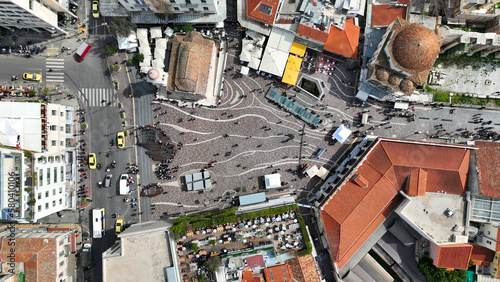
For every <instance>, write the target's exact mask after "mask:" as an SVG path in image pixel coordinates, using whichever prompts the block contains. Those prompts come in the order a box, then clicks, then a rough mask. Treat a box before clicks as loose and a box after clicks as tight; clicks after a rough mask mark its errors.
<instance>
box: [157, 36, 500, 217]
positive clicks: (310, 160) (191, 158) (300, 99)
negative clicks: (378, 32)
mask: <svg viewBox="0 0 500 282" xmlns="http://www.w3.org/2000/svg"><path fill="white" fill-rule="evenodd" d="M233 41H234V43H231V44H230V46H229V49H228V64H227V66H226V72H225V83H224V87H223V88H224V91H223V93H222V94H221V103H220V105H219V106H217V107H214V108H207V107H195V108H193V107H190V106H189V105H187V106H186V104H181V105H178V104H177V102H174V101H162V102H160V101H155V102H154V103H155V104H154V105H153V109H154V112H153V116H154V122H155V123H156V124H157V125H158V126H159V127H160V128H161V129H162V130H163V131H164V132H165V133H166V134H167V135H168V136H169V137H170V138H171V140H172V141H173V142H175V143H179V142H180V143H182V144H183V146H182V149H181V150H179V151H177V153H176V155H175V157H174V158H173V159H172V162H171V163H170V164H169V166H170V168H175V167H177V166H179V169H177V170H174V171H175V172H174V173H173V174H172V175H171V176H172V179H167V180H158V182H160V183H161V185H162V187H163V188H164V194H162V195H159V196H156V197H154V198H152V201H153V203H155V204H156V206H155V210H153V212H154V213H153V218H158V217H159V216H162V215H172V214H177V213H179V212H192V211H201V210H209V209H214V208H216V207H217V208H223V207H229V205H230V204H231V201H232V200H233V196H240V195H244V194H249V193H256V192H262V191H264V190H262V188H263V187H264V185H265V184H264V181H263V177H264V175H267V174H272V173H280V174H281V181H282V183H283V184H284V185H283V186H282V187H281V188H279V189H272V190H271V191H269V190H268V191H266V193H267V195H268V196H270V195H271V196H272V195H275V194H282V195H290V194H293V193H294V192H295V194H293V195H296V197H297V201H299V202H301V203H308V200H307V196H308V193H309V192H310V191H311V189H315V188H317V187H316V185H317V183H318V182H319V178H318V177H314V178H312V179H311V178H308V177H306V176H304V175H302V174H301V173H300V165H301V164H302V165H303V164H310V165H317V166H318V167H320V166H323V167H325V168H326V169H328V170H331V169H335V167H336V163H335V162H336V160H339V159H340V158H341V156H342V155H343V154H344V153H345V152H346V151H348V150H349V148H350V147H351V146H352V145H353V143H355V142H356V141H358V140H360V139H361V138H363V136H364V135H377V136H383V137H391V138H401V139H410V140H421V141H433V142H440V143H465V142H466V141H467V140H470V139H466V138H464V133H467V132H471V131H473V130H476V129H475V128H476V127H477V125H475V124H471V123H470V120H472V119H473V115H474V113H477V110H474V109H464V108H456V109H455V111H454V112H452V111H448V110H447V109H442V107H431V106H426V105H423V104H415V105H412V106H410V108H409V109H408V110H407V111H405V115H400V113H401V111H400V112H396V111H394V110H393V109H392V108H393V103H392V104H391V103H385V104H382V103H379V104H373V103H372V102H367V103H365V104H364V105H355V104H353V102H354V98H353V97H354V95H355V93H354V86H353V83H354V81H356V76H357V73H356V70H357V68H356V67H355V63H352V62H344V61H342V60H341V59H335V58H329V60H332V61H335V70H334V72H333V73H332V74H331V75H330V74H326V73H320V72H316V73H310V72H308V71H307V68H306V67H307V65H308V64H303V68H302V69H301V73H302V74H304V73H305V74H307V75H309V76H311V77H313V78H316V79H318V80H320V81H322V82H323V83H324V85H322V88H323V91H324V93H325V95H324V97H323V98H322V99H317V98H316V97H314V96H312V95H310V94H308V93H305V92H304V91H300V90H298V91H295V90H296V88H295V87H292V86H289V85H286V84H282V83H281V82H280V81H279V80H274V79H269V78H267V77H264V76H260V75H257V74H255V72H254V71H252V72H251V73H250V75H249V76H245V75H243V76H241V75H238V74H239V71H240V69H241V65H240V64H239V63H240V62H239V59H238V53H237V52H238V48H237V47H238V46H237V44H238V42H237V40H233ZM308 60H309V58H308V56H307V54H306V58H305V61H308ZM310 61H311V63H310V64H313V63H314V62H313V60H310ZM235 73H236V75H235ZM270 87H274V88H275V89H277V90H278V91H279V92H282V93H285V94H286V96H287V97H288V98H289V99H291V100H293V101H295V103H298V104H300V105H301V106H302V107H304V108H306V109H307V110H308V111H312V112H314V113H315V114H317V115H319V116H320V117H321V119H322V123H321V124H319V126H318V128H312V127H310V126H309V125H305V124H304V122H303V121H302V120H300V119H299V118H298V117H295V116H293V115H291V114H290V113H288V112H286V110H285V109H281V108H279V106H278V105H276V104H273V103H271V102H270V101H269V100H268V99H266V98H265V94H266V93H267V91H268V89H269V88H270ZM362 113H368V115H369V121H368V124H366V125H364V126H362V125H360V120H361V115H362ZM413 115H414V116H413ZM483 117H484V120H500V116H499V114H498V113H497V112H494V111H484V116H483ZM340 124H345V125H346V126H347V127H350V129H351V131H352V132H353V134H351V136H350V137H349V138H348V139H347V140H346V142H344V143H343V144H340V143H338V142H336V141H333V140H332V138H331V136H332V134H333V132H334V131H335V130H336V129H337V128H338V126H340ZM491 126H492V127H494V128H495V129H496V130H498V128H497V127H499V128H500V124H498V125H497V124H496V123H492V124H491ZM357 133H358V134H359V135H360V137H356V135H357ZM321 148H324V149H325V151H324V153H323V154H321V156H320V157H319V159H318V158H316V153H317V152H318V150H320V149H321ZM154 168H155V165H153V170H154ZM202 169H207V170H208V171H209V172H210V175H211V177H212V183H213V184H214V185H213V188H211V189H208V190H205V191H203V192H197V191H190V192H188V191H186V187H185V185H184V184H183V181H184V179H183V177H182V176H184V175H186V174H191V173H196V172H200V171H201V170H202Z"/></svg>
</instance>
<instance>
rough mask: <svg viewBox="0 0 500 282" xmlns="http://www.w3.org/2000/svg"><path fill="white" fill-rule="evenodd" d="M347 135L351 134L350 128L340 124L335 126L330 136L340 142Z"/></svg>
mask: <svg viewBox="0 0 500 282" xmlns="http://www.w3.org/2000/svg"><path fill="white" fill-rule="evenodd" d="M349 135H351V130H349V129H348V128H347V127H345V126H344V125H343V124H341V125H340V126H339V128H337V130H335V132H334V133H333V135H332V138H335V139H337V140H338V141H339V142H340V143H344V141H345V140H347V138H348V137H349Z"/></svg>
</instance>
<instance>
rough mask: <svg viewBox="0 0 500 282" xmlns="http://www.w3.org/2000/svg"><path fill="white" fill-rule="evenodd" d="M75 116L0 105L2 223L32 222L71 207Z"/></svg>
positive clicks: (54, 109)
mask: <svg viewBox="0 0 500 282" xmlns="http://www.w3.org/2000/svg"><path fill="white" fill-rule="evenodd" d="M74 116H75V112H74V109H73V108H72V107H67V106H62V105H58V104H38V103H15V102H14V103H12V102H3V103H0V142H1V143H2V145H3V146H5V147H4V148H0V177H1V179H0V180H1V184H0V210H1V211H2V213H1V218H2V219H14V220H18V221H20V222H22V221H28V222H29V221H32V222H36V221H37V220H39V219H40V218H43V217H45V216H48V215H50V214H53V213H56V212H58V211H61V210H64V209H75V208H76V192H75V191H76V189H75V181H76V164H75V162H74V161H73V160H75V156H76V154H75V148H74V136H73V133H74V132H75V128H74V120H73V119H74ZM9 147H10V148H9Z"/></svg>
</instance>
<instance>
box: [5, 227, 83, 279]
mask: <svg viewBox="0 0 500 282" xmlns="http://www.w3.org/2000/svg"><path fill="white" fill-rule="evenodd" d="M11 238H15V253H14V255H15V262H14V263H10V262H11V260H10V257H9V256H11V255H12V246H11V245H10V244H9V242H11V241H12V239H11ZM75 251H76V233H75V229H72V228H53V227H51V226H45V227H39V226H37V225H34V226H23V227H21V226H19V225H14V226H12V228H10V226H9V228H7V229H5V230H4V231H2V232H0V265H1V267H2V269H1V270H2V271H1V272H2V273H12V272H14V273H15V274H16V276H17V277H23V278H24V281H60V282H65V281H76V272H75V268H76V265H75V261H76V260H75V258H74V255H73V253H74V252H75Z"/></svg>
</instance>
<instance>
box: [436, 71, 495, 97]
mask: <svg viewBox="0 0 500 282" xmlns="http://www.w3.org/2000/svg"><path fill="white" fill-rule="evenodd" d="M436 70H438V71H441V72H444V73H446V77H445V79H444V81H443V85H432V87H433V88H436V89H440V90H447V91H451V92H455V93H471V94H482V95H490V96H496V97H499V96H500V92H499V87H498V81H500V69H498V68H496V67H493V66H491V65H487V64H482V65H481V66H480V67H479V66H478V67H477V68H473V67H472V66H471V65H468V66H465V67H458V66H457V65H449V66H446V67H445V66H444V65H443V64H438V66H437V68H436Z"/></svg>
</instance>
